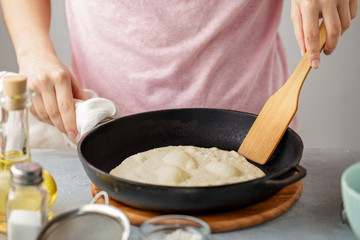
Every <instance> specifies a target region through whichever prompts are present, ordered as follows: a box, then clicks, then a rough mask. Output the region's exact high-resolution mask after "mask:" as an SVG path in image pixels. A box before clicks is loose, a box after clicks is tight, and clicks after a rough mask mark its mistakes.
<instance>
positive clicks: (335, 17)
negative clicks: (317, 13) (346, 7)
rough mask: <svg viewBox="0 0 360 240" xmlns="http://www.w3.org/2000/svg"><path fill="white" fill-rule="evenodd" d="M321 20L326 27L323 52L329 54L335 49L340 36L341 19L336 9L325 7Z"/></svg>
mask: <svg viewBox="0 0 360 240" xmlns="http://www.w3.org/2000/svg"><path fill="white" fill-rule="evenodd" d="M323 20H324V25H325V29H326V44H325V48H324V53H325V54H326V55H329V54H331V53H332V52H333V51H334V50H335V48H336V46H337V44H338V42H339V38H340V36H341V21H340V17H339V12H338V9H337V8H327V9H326V10H324V11H323Z"/></svg>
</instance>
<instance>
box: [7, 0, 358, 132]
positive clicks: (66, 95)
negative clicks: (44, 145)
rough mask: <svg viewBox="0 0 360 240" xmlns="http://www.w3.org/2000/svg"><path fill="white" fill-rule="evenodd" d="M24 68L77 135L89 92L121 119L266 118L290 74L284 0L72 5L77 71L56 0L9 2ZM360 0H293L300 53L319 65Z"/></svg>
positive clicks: (46, 113) (39, 97)
mask: <svg viewBox="0 0 360 240" xmlns="http://www.w3.org/2000/svg"><path fill="white" fill-rule="evenodd" d="M1 2H2V8H3V11H4V18H5V21H6V24H7V27H8V30H9V33H10V36H11V38H12V41H13V44H14V47H15V51H16V55H17V59H18V64H19V72H20V73H22V74H24V75H27V76H28V79H29V87H30V88H32V89H33V90H34V91H35V92H36V96H35V97H34V98H33V100H32V101H33V105H32V109H31V111H32V113H33V114H34V116H35V117H37V119H39V120H40V121H43V122H46V123H49V124H52V125H54V126H55V127H56V128H57V129H59V131H61V132H64V133H67V134H68V136H69V137H71V138H74V137H75V136H76V135H77V134H78V133H77V130H76V124H75V112H74V102H73V99H74V98H78V99H83V100H85V99H87V98H88V96H87V94H86V93H85V92H84V91H83V88H89V89H93V90H95V91H97V93H98V94H99V95H100V96H101V97H104V98H108V99H110V100H112V101H113V102H115V103H116V104H117V106H118V107H119V109H120V112H121V113H122V115H128V114H133V113H137V112H143V111H149V110H156V109H164V108H180V107H212V108H224V109H233V110H240V111H247V112H252V113H259V111H260V110H261V108H262V106H263V104H264V103H265V101H266V100H267V99H268V98H269V97H270V96H271V95H272V94H273V93H274V92H275V91H276V90H277V89H278V88H280V87H281V86H282V85H283V84H284V82H285V81H286V79H287V78H288V76H289V72H288V67H287V62H286V57H285V53H284V49H283V47H282V43H281V39H280V37H279V35H278V26H279V22H280V16H281V10H282V1H281V0H273V1H254V0H236V1H234V0H223V1H216V0H212V1H209V0H197V1H185V0H184V1H178V0H170V1H169V0H157V1H146V0H137V1H126V0H121V1H116V0H106V1H88V0H77V1H71V0H67V1H66V9H67V19H68V26H69V33H70V41H71V49H72V60H71V62H72V63H71V71H70V70H69V69H68V68H67V67H66V66H65V65H64V64H63V63H61V61H60V60H59V58H58V57H57V56H56V53H55V50H54V47H53V44H52V42H51V40H50V37H49V26H50V1H49V0H1ZM358 4H359V2H358V0H328V1H325V0H312V1H311V0H292V6H291V15H292V21H293V24H294V32H295V35H296V38H297V41H298V43H299V47H300V50H301V52H305V51H307V53H308V60H309V62H310V64H311V65H312V67H313V68H318V67H319V64H320V51H319V49H318V45H319V44H318V24H319V18H320V17H322V18H323V21H324V24H325V27H326V30H327V41H326V45H325V49H324V52H325V54H330V53H331V52H333V51H334V49H335V48H336V45H337V43H338V40H339V37H340V36H341V34H343V33H344V32H345V31H346V29H347V28H348V27H349V26H350V23H351V19H353V18H354V17H355V16H356V13H357V10H358Z"/></svg>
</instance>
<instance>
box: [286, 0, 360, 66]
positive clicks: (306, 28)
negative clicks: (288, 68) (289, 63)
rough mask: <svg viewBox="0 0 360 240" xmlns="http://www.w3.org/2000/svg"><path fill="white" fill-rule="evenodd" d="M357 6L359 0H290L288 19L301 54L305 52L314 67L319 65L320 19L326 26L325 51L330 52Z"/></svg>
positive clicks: (348, 25)
mask: <svg viewBox="0 0 360 240" xmlns="http://www.w3.org/2000/svg"><path fill="white" fill-rule="evenodd" d="M358 7H359V0H292V1H291V18H292V21H293V24H294V32H295V36H296V40H297V42H298V44H299V47H300V50H301V53H302V54H303V53H304V52H305V51H306V52H307V55H308V58H309V62H310V64H311V66H312V67H313V68H318V67H319V64H320V51H319V18H323V21H324V25H325V29H326V44H325V48H324V53H325V54H326V55H329V54H331V53H332V52H333V51H334V50H335V48H336V46H337V44H338V41H339V38H340V36H341V35H342V34H344V32H345V31H346V30H347V29H348V28H349V27H350V24H351V20H352V19H353V18H355V16H356V14H357V11H358Z"/></svg>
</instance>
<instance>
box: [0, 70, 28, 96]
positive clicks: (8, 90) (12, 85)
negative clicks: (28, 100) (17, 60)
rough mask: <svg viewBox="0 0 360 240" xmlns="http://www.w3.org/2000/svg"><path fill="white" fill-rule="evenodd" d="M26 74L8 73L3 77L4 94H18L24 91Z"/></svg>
mask: <svg viewBox="0 0 360 240" xmlns="http://www.w3.org/2000/svg"><path fill="white" fill-rule="evenodd" d="M26 80H27V78H26V76H24V75H21V74H16V75H9V76H6V77H4V78H3V94H4V96H14V95H20V94H23V93H25V92H26Z"/></svg>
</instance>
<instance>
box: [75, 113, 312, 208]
mask: <svg viewBox="0 0 360 240" xmlns="http://www.w3.org/2000/svg"><path fill="white" fill-rule="evenodd" d="M255 118H256V115H252V114H248V113H243V112H237V111H228V110H220V109H203V108H201V109H171V110H162V111H153V112H146V113H141V114H136V115H131V116H126V117H123V118H119V119H116V120H114V121H112V122H108V123H106V124H104V125H101V126H99V127H97V128H95V129H94V130H92V131H90V132H88V133H87V134H86V135H85V136H84V137H83V138H82V139H81V140H80V142H79V145H78V153H79V157H80V159H81V163H82V165H83V167H84V169H85V171H86V174H87V175H88V177H89V178H90V180H91V181H92V182H93V183H94V184H95V185H96V186H97V187H98V188H99V189H100V190H105V191H106V192H108V194H109V195H110V197H111V198H113V199H115V200H117V201H119V202H121V203H124V204H127V205H130V206H132V207H136V208H141V209H146V210H152V211H160V212H212V211H222V210H228V209H234V208H240V207H244V206H247V205H250V204H254V203H257V202H260V201H263V200H265V199H267V198H269V197H271V196H272V195H274V194H275V193H277V192H278V191H279V190H280V189H282V188H283V187H285V186H287V185H289V184H291V183H294V182H296V181H298V180H300V179H301V178H303V177H304V176H305V174H306V170H305V169H304V168H302V167H301V166H299V161H300V159H301V156H302V152H303V143H302V141H301V139H300V137H299V136H298V135H297V134H296V133H295V132H294V131H293V130H291V129H290V128H289V129H287V131H286V133H285V135H284V136H283V138H282V140H281V142H280V144H279V145H278V147H277V149H276V150H275V152H274V154H273V156H272V157H271V159H270V160H269V161H268V162H267V163H266V164H265V165H263V166H259V165H257V166H258V167H260V168H261V169H262V170H263V171H264V172H265V173H266V176H265V177H262V178H259V179H255V180H252V181H248V182H243V183H235V184H226V185H219V186H208V187H170V186H157V185H152V184H143V183H137V182H133V181H129V180H125V179H121V178H117V177H114V176H112V175H110V174H109V172H110V170H111V169H113V168H115V167H116V166H118V165H119V164H120V163H121V162H122V161H123V160H124V159H125V158H127V157H128V156H130V155H133V154H135V153H138V152H142V151H146V150H150V149H153V148H157V147H164V146H169V145H193V146H197V147H217V148H219V149H224V150H237V149H238V148H239V146H240V144H241V143H242V141H243V139H244V138H245V136H246V134H247V132H248V131H249V129H250V127H251V125H252V124H253V122H254V121H255ZM255 165H256V164H255ZM296 172H297V173H296Z"/></svg>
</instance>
